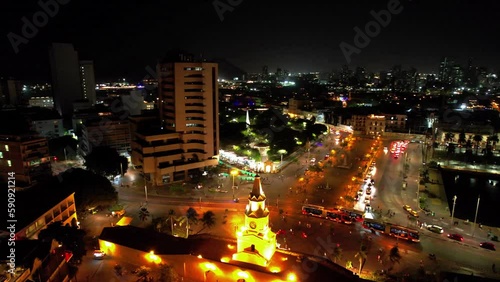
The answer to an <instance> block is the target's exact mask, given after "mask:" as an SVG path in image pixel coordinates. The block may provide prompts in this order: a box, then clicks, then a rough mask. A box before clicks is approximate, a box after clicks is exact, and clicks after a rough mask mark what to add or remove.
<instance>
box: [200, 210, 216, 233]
mask: <svg viewBox="0 0 500 282" xmlns="http://www.w3.org/2000/svg"><path fill="white" fill-rule="evenodd" d="M200 221H201V222H203V228H201V229H200V231H198V233H200V232H201V231H202V230H203V229H205V228H208V229H210V228H212V227H213V226H214V225H215V214H214V212H213V211H206V212H204V213H203V215H202V216H201V219H200Z"/></svg>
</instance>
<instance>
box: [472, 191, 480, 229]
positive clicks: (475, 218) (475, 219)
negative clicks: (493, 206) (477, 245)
mask: <svg viewBox="0 0 500 282" xmlns="http://www.w3.org/2000/svg"><path fill="white" fill-rule="evenodd" d="M480 199H481V198H480V195H479V196H477V205H476V215H475V216H474V225H473V226H472V237H474V231H475V228H476V221H477V212H478V211H479V200H480Z"/></svg>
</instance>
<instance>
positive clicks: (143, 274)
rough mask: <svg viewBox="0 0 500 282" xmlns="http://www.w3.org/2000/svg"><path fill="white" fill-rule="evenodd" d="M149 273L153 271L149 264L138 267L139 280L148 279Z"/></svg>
mask: <svg viewBox="0 0 500 282" xmlns="http://www.w3.org/2000/svg"><path fill="white" fill-rule="evenodd" d="M149 273H151V268H149V267H147V266H144V265H143V266H141V267H139V268H138V269H137V276H138V277H139V280H142V281H148V276H149Z"/></svg>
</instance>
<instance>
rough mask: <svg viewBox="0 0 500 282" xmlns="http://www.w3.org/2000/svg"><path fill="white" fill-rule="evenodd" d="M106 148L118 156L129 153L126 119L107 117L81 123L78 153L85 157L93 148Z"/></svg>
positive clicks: (127, 122)
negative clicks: (118, 154)
mask: <svg viewBox="0 0 500 282" xmlns="http://www.w3.org/2000/svg"><path fill="white" fill-rule="evenodd" d="M101 146H107V147H110V148H113V149H116V150H117V151H118V153H120V154H126V153H128V152H129V151H130V122H129V120H128V119H121V118H119V117H113V116H107V117H102V118H99V119H91V120H87V121H85V122H83V123H82V138H81V143H80V151H81V153H82V154H83V155H84V156H86V155H88V154H90V152H92V149H93V148H95V147H101Z"/></svg>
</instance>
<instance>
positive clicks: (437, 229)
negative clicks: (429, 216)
mask: <svg viewBox="0 0 500 282" xmlns="http://www.w3.org/2000/svg"><path fill="white" fill-rule="evenodd" d="M427 230H429V231H431V232H434V233H439V234H441V233H443V232H444V231H443V227H441V226H438V225H434V224H433V225H428V226H427Z"/></svg>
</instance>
